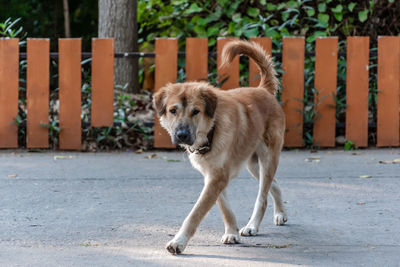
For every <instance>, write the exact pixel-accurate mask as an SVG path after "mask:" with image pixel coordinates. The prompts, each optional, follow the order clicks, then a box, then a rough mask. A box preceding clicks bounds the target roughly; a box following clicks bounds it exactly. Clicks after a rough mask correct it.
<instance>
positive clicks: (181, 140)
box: [173, 127, 194, 146]
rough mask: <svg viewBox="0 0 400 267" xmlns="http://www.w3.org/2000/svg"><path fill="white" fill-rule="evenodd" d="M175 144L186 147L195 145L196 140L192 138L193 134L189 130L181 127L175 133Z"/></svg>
mask: <svg viewBox="0 0 400 267" xmlns="http://www.w3.org/2000/svg"><path fill="white" fill-rule="evenodd" d="M173 143H174V144H176V145H179V144H185V145H189V146H191V145H193V143H194V138H192V134H191V133H190V130H189V128H187V127H179V128H178V129H177V131H176V132H175V135H174V138H173Z"/></svg>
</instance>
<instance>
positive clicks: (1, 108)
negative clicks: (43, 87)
mask: <svg viewBox="0 0 400 267" xmlns="http://www.w3.org/2000/svg"><path fill="white" fill-rule="evenodd" d="M18 41H19V40H18V39H15V38H13V39H3V38H1V39H0V148H17V147H18V126H17V124H16V122H15V120H16V118H17V116H18V69H19V60H18V59H19V54H18V53H19V44H18Z"/></svg>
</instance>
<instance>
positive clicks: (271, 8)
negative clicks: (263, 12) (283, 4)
mask: <svg viewBox="0 0 400 267" xmlns="http://www.w3.org/2000/svg"><path fill="white" fill-rule="evenodd" d="M276 9H277V6H276V5H274V4H271V3H267V10H268V11H275V10H276Z"/></svg>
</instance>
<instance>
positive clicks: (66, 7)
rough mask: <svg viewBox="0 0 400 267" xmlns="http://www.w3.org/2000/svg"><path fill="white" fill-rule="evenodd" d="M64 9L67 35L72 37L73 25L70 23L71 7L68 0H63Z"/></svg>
mask: <svg viewBox="0 0 400 267" xmlns="http://www.w3.org/2000/svg"><path fill="white" fill-rule="evenodd" d="M63 11H64V29H65V37H66V38H71V25H70V23H69V7H68V0H63Z"/></svg>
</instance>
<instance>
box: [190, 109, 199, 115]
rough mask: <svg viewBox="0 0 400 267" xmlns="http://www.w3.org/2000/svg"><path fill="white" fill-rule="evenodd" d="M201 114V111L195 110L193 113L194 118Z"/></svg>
mask: <svg viewBox="0 0 400 267" xmlns="http://www.w3.org/2000/svg"><path fill="white" fill-rule="evenodd" d="M199 112H200V110H198V109H194V110H193V111H192V116H196V115H197V114H199Z"/></svg>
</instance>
